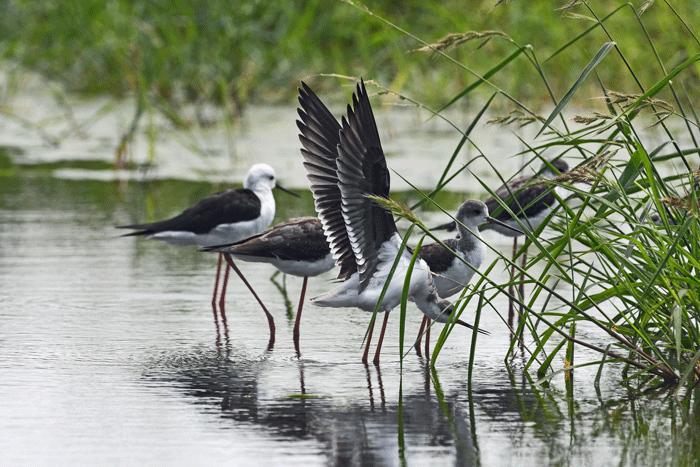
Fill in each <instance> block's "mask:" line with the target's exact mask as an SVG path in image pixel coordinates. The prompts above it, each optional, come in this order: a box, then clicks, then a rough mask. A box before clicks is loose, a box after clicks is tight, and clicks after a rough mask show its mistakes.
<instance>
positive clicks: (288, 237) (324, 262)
mask: <svg viewBox="0 0 700 467" xmlns="http://www.w3.org/2000/svg"><path fill="white" fill-rule="evenodd" d="M204 251H215V252H219V253H227V254H230V255H231V256H233V257H235V258H236V259H240V260H242V261H248V262H253V263H269V264H271V265H273V266H274V267H276V268H277V269H279V270H280V271H282V272H283V273H285V274H291V275H293V276H298V277H303V278H304V283H303V285H302V286H301V297H300V298H299V308H298V309H297V316H296V320H295V322H294V332H293V337H294V344H295V346H296V347H297V351H298V349H299V325H300V322H301V311H302V308H303V306H304V296H305V295H306V284H307V281H308V278H309V277H313V276H318V275H319V274H323V273H324V272H327V271H330V270H331V269H332V268H333V266H335V260H334V259H333V255H331V249H330V247H329V246H328V242H327V241H326V237H325V235H324V233H323V227H322V226H321V221H320V220H319V219H318V218H317V217H297V218H294V219H290V220H288V221H285V222H282V223H280V224H277V225H276V226H274V227H270V228H269V229H267V230H266V231H264V232H262V233H259V234H257V235H253V236H252V237H249V238H246V239H244V240H241V241H239V242H236V243H233V244H230V245H217V246H212V247H206V248H204Z"/></svg>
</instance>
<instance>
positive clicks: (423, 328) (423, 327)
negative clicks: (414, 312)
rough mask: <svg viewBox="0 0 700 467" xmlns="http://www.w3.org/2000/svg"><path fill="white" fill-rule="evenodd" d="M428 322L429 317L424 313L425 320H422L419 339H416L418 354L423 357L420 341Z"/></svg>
mask: <svg viewBox="0 0 700 467" xmlns="http://www.w3.org/2000/svg"><path fill="white" fill-rule="evenodd" d="M427 324H428V317H427V316H425V315H423V321H421V322H420V329H419V330H418V339H416V344H415V347H416V354H417V355H418V356H419V357H421V356H422V355H421V353H420V343H421V340H423V331H425V326H426V325H427Z"/></svg>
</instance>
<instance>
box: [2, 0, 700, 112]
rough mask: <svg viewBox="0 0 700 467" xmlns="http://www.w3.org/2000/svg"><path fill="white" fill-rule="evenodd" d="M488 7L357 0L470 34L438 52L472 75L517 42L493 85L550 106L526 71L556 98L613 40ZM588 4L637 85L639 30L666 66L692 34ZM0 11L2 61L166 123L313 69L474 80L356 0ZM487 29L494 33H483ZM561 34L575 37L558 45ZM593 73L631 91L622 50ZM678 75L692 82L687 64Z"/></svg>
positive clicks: (613, 6) (664, 18) (440, 84)
mask: <svg viewBox="0 0 700 467" xmlns="http://www.w3.org/2000/svg"><path fill="white" fill-rule="evenodd" d="M495 3H496V2H495V0H490V1H484V2H460V1H456V0H448V1H439V0H427V1H410V2H401V3H400V4H397V3H396V2H390V1H386V0H381V1H375V2H370V3H368V6H369V8H370V9H371V10H372V12H373V13H375V14H376V15H378V16H379V17H382V18H387V19H389V20H391V21H392V22H393V23H394V24H396V25H398V26H400V27H401V28H402V29H404V30H406V31H409V32H410V33H411V34H414V35H415V36H417V37H419V38H420V39H421V40H423V41H426V42H428V43H433V42H436V43H437V42H438V40H439V39H441V38H444V37H446V36H447V35H448V34H464V33H467V32H469V31H477V32H479V33H481V34H476V35H473V36H471V40H469V41H468V42H466V43H463V44H462V45H459V46H457V47H453V48H452V50H451V51H450V52H449V53H450V55H451V56H452V57H453V58H454V60H455V61H456V62H458V63H461V64H464V65H467V66H468V67H469V68H470V69H472V70H473V71H474V72H475V73H477V74H480V75H482V76H483V75H484V74H485V73H486V71H487V70H490V69H492V68H493V67H494V66H495V65H496V64H498V63H499V62H501V61H502V60H504V58H505V57H508V56H509V55H510V54H511V53H513V52H514V51H515V50H517V49H518V48H521V47H526V48H527V49H528V51H529V52H528V54H526V55H528V57H527V58H526V57H525V56H520V57H519V58H518V59H516V60H513V61H511V62H509V63H508V64H507V65H506V67H505V68H504V69H503V71H502V72H500V73H498V74H496V75H495V76H493V77H492V82H493V83H494V84H495V85H496V86H498V87H499V88H500V89H503V90H504V91H505V92H507V93H508V94H509V95H511V96H513V97H514V98H515V99H517V100H519V101H524V102H526V103H527V104H528V105H530V106H534V107H535V108H537V107H538V106H539V105H541V104H548V102H549V101H548V99H547V96H548V94H549V93H548V92H543V91H544V90H543V89H542V87H541V86H540V85H539V83H538V81H537V80H536V79H534V78H535V77H536V76H537V74H538V73H539V70H540V69H541V70H542V71H543V72H545V73H546V74H547V77H548V78H547V79H548V86H549V87H551V89H552V93H553V94H554V95H555V96H561V95H562V94H563V92H564V91H565V90H566V88H567V87H568V85H569V83H571V82H572V81H573V79H575V77H576V73H577V71H576V69H575V67H572V66H571V64H572V63H582V62H585V61H587V59H588V57H590V55H591V53H593V51H595V50H597V49H598V48H599V44H601V43H602V42H607V41H609V40H611V39H610V38H608V37H607V36H606V33H605V31H604V30H603V28H601V27H599V26H597V25H598V23H596V22H595V21H593V20H594V17H593V15H591V14H590V13H589V12H585V11H580V8H578V9H573V10H561V9H557V7H559V6H560V5H557V4H556V3H555V4H552V3H550V2H524V1H514V2H507V3H502V4H500V5H495ZM691 3H692V2H691ZM597 7H598V8H600V9H601V10H600V11H597V12H596V13H597V17H598V18H601V19H603V18H605V19H604V21H602V22H601V24H604V26H605V30H606V31H607V32H608V33H609V34H610V35H611V36H612V40H615V41H617V42H618V43H619V44H622V45H624V47H625V50H626V51H627V52H626V55H625V58H626V60H628V62H629V65H630V66H631V67H632V68H633V69H635V71H636V74H637V77H638V78H639V80H640V82H641V83H642V84H643V85H645V86H648V85H650V84H651V83H653V82H654V81H655V79H654V77H655V76H656V75H657V74H658V73H659V72H660V71H661V68H660V66H659V64H657V63H654V62H653V61H652V60H651V57H653V51H652V48H651V46H650V43H649V40H648V39H651V40H652V41H653V43H654V47H655V48H656V50H657V52H658V54H659V56H661V57H663V58H664V59H663V66H665V67H666V68H667V69H672V68H674V67H676V66H677V65H678V64H680V63H681V62H682V61H683V60H685V59H686V58H687V57H688V56H690V55H691V53H692V50H693V47H694V45H695V44H694V42H693V41H692V40H690V39H689V36H688V32H687V30H686V29H685V27H684V26H683V25H682V24H681V23H680V22H679V20H678V18H677V17H676V15H675V13H674V12H673V11H672V10H671V9H670V8H668V7H666V6H665V5H664V4H663V3H657V4H654V5H652V6H651V7H650V8H649V9H648V10H647V11H646V12H645V13H644V15H643V16H642V17H641V18H642V19H643V24H644V28H642V24H641V23H640V22H638V21H637V19H636V17H635V11H634V10H633V8H632V7H631V6H630V5H628V4H626V3H625V2H622V1H616V2H607V3H606V4H604V5H600V6H598V5H597ZM680 7H682V8H683V9H682V10H681V11H680V15H681V16H682V17H683V18H684V20H685V21H686V24H688V25H693V24H699V23H700V11H698V9H697V8H695V6H694V5H691V4H686V3H682V4H681V6H680ZM680 7H679V8H680ZM0 11H2V12H3V14H2V15H0V53H1V54H2V56H3V57H4V58H5V59H9V60H11V61H12V62H13V63H18V64H21V65H22V66H23V67H26V68H28V69H31V70H36V71H39V72H40V73H42V74H43V75H44V76H46V77H47V78H49V79H53V80H58V81H60V82H62V83H64V84H65V87H66V89H67V90H69V91H78V92H81V93H87V94H97V93H109V94H113V95H115V96H124V95H130V94H135V95H138V96H141V97H142V98H143V100H144V104H145V105H153V106H156V107H157V108H159V109H160V110H162V111H163V112H164V113H165V114H166V115H169V116H171V117H172V118H173V120H175V121H177V120H178V112H179V110H180V107H181V106H182V105H183V104H185V103H197V104H203V103H209V102H214V103H217V104H220V105H222V106H223V107H224V108H226V109H227V110H228V111H229V112H230V113H231V115H235V114H236V113H237V112H238V111H240V109H241V108H242V107H243V106H245V105H246V104H247V103H248V102H249V101H251V100H252V101H254V102H261V101H266V102H271V101H272V102H289V101H292V100H293V98H294V94H295V90H296V87H297V86H298V83H299V79H301V78H306V77H308V76H309V75H316V74H319V73H337V74H343V75H350V76H364V77H365V79H374V80H375V81H377V82H380V83H383V84H385V85H386V86H387V87H388V88H390V89H392V90H395V91H399V92H402V93H405V94H409V95H411V96H413V97H414V98H416V99H418V100H420V101H421V102H424V103H426V104H429V105H433V106H438V107H439V106H440V105H442V104H444V103H445V102H444V101H443V99H445V98H447V97H448V96H450V95H454V94H456V93H457V92H458V91H459V90H461V89H463V88H464V87H465V86H466V85H468V84H469V83H471V82H473V81H474V79H475V76H474V75H472V74H471V73H464V72H461V71H460V69H459V67H458V66H456V65H455V64H452V65H449V64H445V63H444V62H442V63H440V66H436V65H437V64H438V62H437V61H436V57H435V54H434V53H433V52H428V53H426V52H417V51H416V50H417V49H419V48H420V47H421V44H420V43H418V42H417V41H416V40H414V39H413V38H411V37H409V36H408V35H406V34H403V33H402V32H401V31H399V30H397V29H395V28H393V27H391V26H389V25H387V24H385V23H383V22H381V21H378V20H377V19H376V18H375V17H373V16H371V15H368V14H366V13H365V12H364V11H363V10H362V8H361V6H360V4H359V3H358V6H354V5H352V4H350V3H347V2H343V1H341V0H337V1H319V0H310V1H291V0H286V1H280V2H272V3H271V2H266V1H260V0H252V1H234V2H230V1H221V0H212V1H209V2H191V1H187V0H174V1H169V2H156V1H134V0H112V1H108V2H104V1H98V0H85V1H80V2H73V1H67V0H58V1H54V2H37V1H32V0H0ZM611 12H614V14H612V15H611V16H609V17H608V16H607V15H609V14H610V13H611ZM574 14H577V15H583V16H573V15H574ZM589 28H592V30H590V31H588V32H587V30H588V29H589ZM487 31H497V32H499V33H498V34H488V33H487V34H483V33H484V32H487ZM581 34H585V35H583V36H580V37H579V35H581ZM647 34H648V36H647ZM572 40H576V47H567V48H566V49H564V50H560V47H562V46H565V45H566V44H567V43H568V42H569V41H572ZM457 44H459V41H458V42H457ZM453 45H454V44H453ZM649 65H651V66H649ZM600 73H601V77H602V78H603V79H604V80H606V79H609V78H612V77H615V78H616V80H617V81H616V86H617V87H619V89H617V90H620V91H633V89H632V87H633V86H632V81H631V79H630V78H631V77H630V76H629V74H628V73H627V72H626V65H625V64H624V63H623V62H622V61H621V60H616V61H611V62H610V63H608V64H606V67H605V69H602V70H600ZM683 79H684V80H689V81H688V82H689V83H694V84H695V85H696V86H697V82H698V72H697V69H696V70H694V71H690V70H689V72H688V73H687V74H686V75H685V76H684V78H683ZM329 84H330V83H329ZM589 90H590V88H589ZM586 94H589V93H586ZM180 123H182V122H180Z"/></svg>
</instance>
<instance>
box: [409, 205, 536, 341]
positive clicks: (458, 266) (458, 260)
mask: <svg viewBox="0 0 700 467" xmlns="http://www.w3.org/2000/svg"><path fill="white" fill-rule="evenodd" d="M488 213H489V211H488V208H487V207H486V204H484V203H482V202H481V201H478V200H475V199H471V200H468V201H465V202H464V203H462V205H461V206H460V207H459V209H458V210H457V214H456V215H455V219H456V221H457V222H455V225H456V228H457V230H458V235H457V237H455V238H449V239H447V240H444V241H443V242H442V243H444V245H445V246H447V248H445V246H443V245H442V244H440V243H430V244H428V245H423V246H422V247H421V249H420V255H421V258H423V259H424V260H425V262H426V263H428V266H429V267H430V271H431V272H432V273H433V281H434V282H435V287H436V289H437V293H438V295H439V296H440V297H441V298H447V297H450V296H452V295H454V294H456V293H458V292H460V291H461V290H462V289H464V288H465V287H466V286H467V284H469V282H470V281H471V280H472V277H473V276H474V273H475V272H476V270H477V269H478V268H479V267H480V266H481V263H482V262H483V261H484V254H485V253H486V245H485V244H484V242H483V240H481V236H480V235H479V226H481V225H484V224H486V225H492V224H495V225H498V226H499V227H501V228H503V229H506V230H508V229H511V228H513V227H509V226H508V225H507V224H505V223H503V222H501V221H499V220H497V219H494V218H493V217H490V216H489V215H488ZM513 229H515V228H513ZM517 232H520V231H519V230H517ZM520 233H522V232H520ZM448 248H449V249H448ZM427 324H428V317H427V316H425V317H423V322H422V323H421V327H420V331H418V339H417V340H416V351H417V352H418V353H419V355H420V341H421V338H422V334H423V330H424V329H425V326H426V325H427ZM428 336H429V334H428V333H426V354H427V352H428V350H427V348H428V339H429V337H428Z"/></svg>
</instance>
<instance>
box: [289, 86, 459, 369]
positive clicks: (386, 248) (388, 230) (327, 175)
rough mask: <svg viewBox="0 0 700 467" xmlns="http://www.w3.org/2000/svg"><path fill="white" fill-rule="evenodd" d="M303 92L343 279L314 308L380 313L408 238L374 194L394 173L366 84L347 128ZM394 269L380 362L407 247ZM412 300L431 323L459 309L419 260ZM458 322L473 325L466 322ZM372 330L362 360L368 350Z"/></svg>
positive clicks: (326, 221)
mask: <svg viewBox="0 0 700 467" xmlns="http://www.w3.org/2000/svg"><path fill="white" fill-rule="evenodd" d="M302 87H303V89H300V90H299V94H300V96H299V102H300V104H301V109H299V116H300V119H301V120H298V121H297V126H298V127H299V130H300V132H301V134H300V136H299V138H300V141H301V143H302V145H303V146H304V148H303V149H302V150H301V152H302V155H303V156H304V160H305V162H304V166H305V167H306V169H307V172H308V174H307V177H308V179H309V181H310V182H311V191H312V193H313V195H314V200H315V205H316V211H317V212H318V214H319V218H320V219H321V222H322V224H323V229H324V233H325V235H326V238H327V239H328V242H329V244H330V247H331V252H332V253H333V257H334V258H336V260H337V261H338V264H339V266H340V269H341V270H340V275H339V279H342V280H343V282H342V283H341V284H340V285H338V286H337V287H336V288H334V289H333V290H331V291H330V292H327V293H325V294H323V295H320V296H318V297H315V298H313V299H312V300H311V302H312V303H314V304H315V305H318V306H325V307H357V308H360V309H361V310H364V311H368V312H372V311H374V309H375V307H376V305H377V302H378V301H379V296H380V294H381V292H382V289H383V288H384V285H385V283H386V281H387V278H388V275H389V271H390V270H391V267H392V264H393V263H394V260H395V259H396V256H397V255H398V254H399V248H400V246H401V243H402V240H401V236H400V235H399V233H398V231H397V229H396V225H395V223H394V218H393V217H392V215H391V213H390V212H388V211H387V210H386V209H384V208H383V207H381V206H380V205H379V204H378V203H377V202H376V201H374V200H372V199H370V198H368V195H373V196H379V197H385V198H388V196H389V171H388V169H387V165H386V159H385V157H384V152H383V150H382V147H381V142H380V140H379V133H378V131H377V126H376V123H375V120H374V115H373V113H372V107H371V105H370V102H369V98H368V96H367V91H366V89H365V86H364V82H362V83H360V84H358V85H357V89H356V94H353V102H352V107H351V106H350V105H348V107H347V118H345V117H343V119H342V126H341V125H339V124H338V122H337V120H336V119H335V118H334V117H333V115H332V114H331V113H330V112H329V111H328V109H327V108H326V107H325V105H324V104H323V103H322V102H321V101H320V100H319V99H318V97H317V96H316V95H315V94H314V93H313V91H311V89H310V88H309V87H308V86H307V85H306V84H304V83H302ZM400 255H401V258H400V260H399V264H398V266H397V268H396V271H395V272H394V275H393V277H392V279H391V282H390V284H389V287H388V288H387V291H386V294H385V295H384V298H383V300H382V303H381V305H380V306H379V309H378V311H379V312H384V313H386V314H385V317H384V324H383V326H382V332H381V334H380V337H379V343H378V345H377V351H376V353H375V357H374V363H375V364H377V363H378V362H379V353H380V351H381V344H382V340H383V336H384V331H385V328H386V323H387V319H388V313H389V312H390V311H391V310H392V309H394V308H395V307H396V306H397V305H399V303H400V302H401V295H402V291H403V285H404V281H405V278H406V274H407V272H408V267H409V263H410V261H411V254H410V252H408V251H407V250H404V251H402V252H401V253H400ZM409 297H410V299H411V300H412V301H414V302H415V303H416V305H417V306H418V308H419V309H420V310H421V311H422V312H423V313H424V314H425V315H426V316H428V317H430V318H431V319H435V320H437V321H440V322H447V321H448V319H449V317H450V315H451V313H452V311H453V306H452V305H451V304H450V303H449V302H448V301H446V300H443V299H441V298H440V297H439V296H438V294H437V291H436V289H435V284H434V282H433V279H432V277H431V274H430V270H429V268H428V265H427V264H426V263H425V261H423V260H422V259H419V260H418V261H417V263H416V264H415V266H414V269H413V272H412V274H411V279H410V285H409ZM458 322H459V324H462V325H464V326H467V327H470V328H471V326H470V325H468V324H467V323H464V322H462V321H458ZM370 339H371V333H370V335H369V336H368V339H367V346H366V348H365V354H364V357H363V361H364V362H366V360H367V352H368V350H369V344H370Z"/></svg>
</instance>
